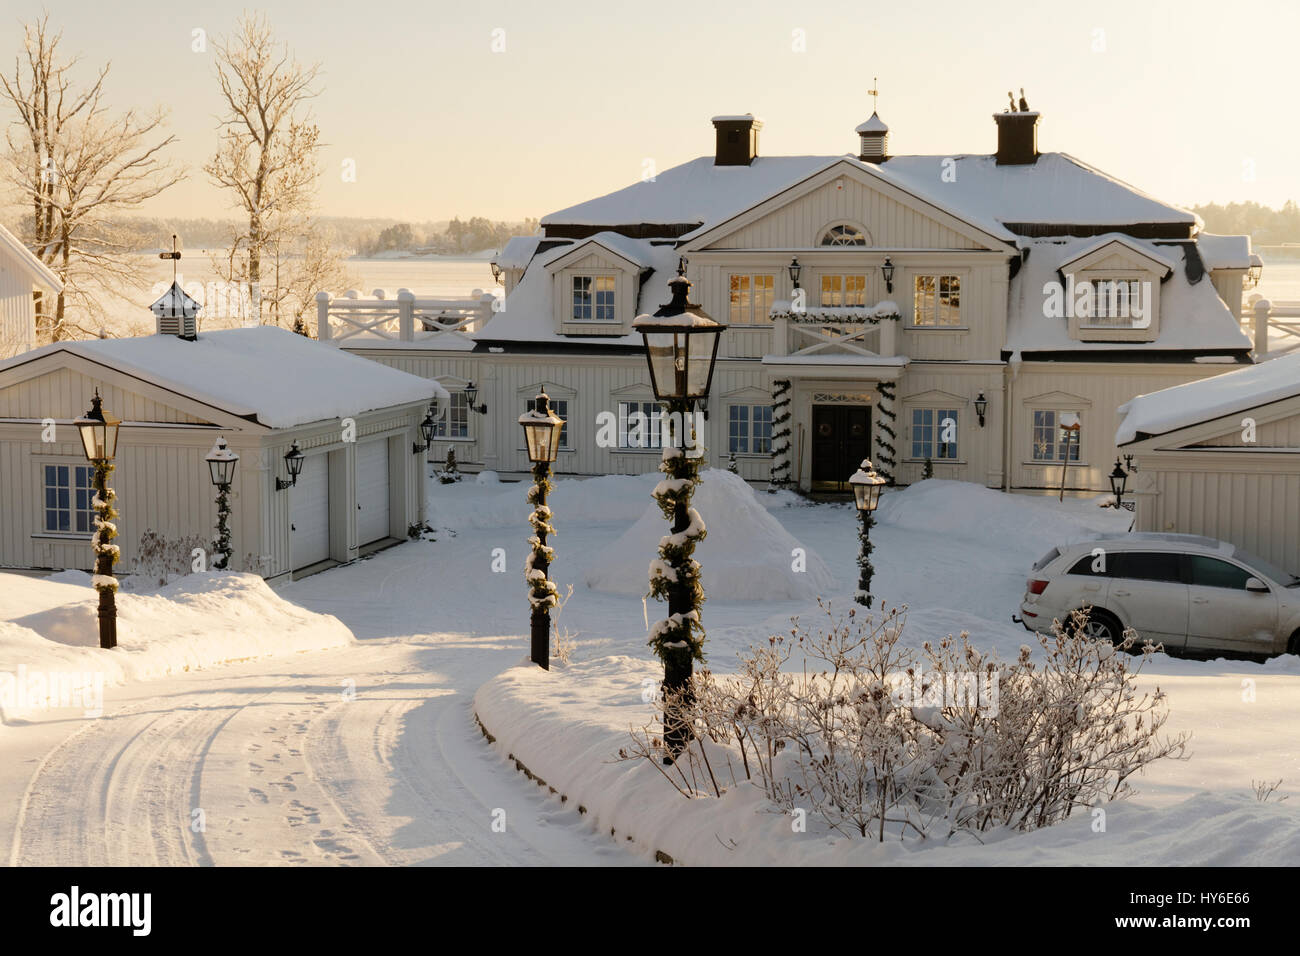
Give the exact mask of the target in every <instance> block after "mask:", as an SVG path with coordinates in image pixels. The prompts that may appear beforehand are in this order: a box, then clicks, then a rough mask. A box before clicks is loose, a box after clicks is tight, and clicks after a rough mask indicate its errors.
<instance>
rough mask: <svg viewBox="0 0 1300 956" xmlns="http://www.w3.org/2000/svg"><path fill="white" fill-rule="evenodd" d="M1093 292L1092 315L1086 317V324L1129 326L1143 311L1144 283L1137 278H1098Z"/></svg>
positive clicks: (1093, 286)
mask: <svg viewBox="0 0 1300 956" xmlns="http://www.w3.org/2000/svg"><path fill="white" fill-rule="evenodd" d="M1092 292H1093V299H1092V302H1093V305H1092V315H1091V316H1088V317H1086V318H1085V319H1084V324H1085V325H1105V326H1113V327H1117V328H1127V327H1128V326H1130V325H1132V324H1133V319H1135V318H1137V316H1138V313H1142V312H1143V302H1142V283H1141V282H1139V281H1138V280H1137V279H1098V280H1097V281H1096V282H1094V283H1093V284H1092ZM1144 314H1145V313H1144Z"/></svg>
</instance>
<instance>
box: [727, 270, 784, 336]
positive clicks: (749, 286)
mask: <svg viewBox="0 0 1300 956" xmlns="http://www.w3.org/2000/svg"><path fill="white" fill-rule="evenodd" d="M775 279H776V277H775V276H771V275H733V276H732V277H731V305H730V309H729V311H728V316H729V317H730V320H731V324H732V325H758V324H761V323H767V322H770V321H772V319H771V312H772V290H773V288H774V286H775Z"/></svg>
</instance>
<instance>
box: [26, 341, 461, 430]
mask: <svg viewBox="0 0 1300 956" xmlns="http://www.w3.org/2000/svg"><path fill="white" fill-rule="evenodd" d="M60 352H65V353H67V354H69V355H76V356H80V357H81V358H84V359H88V360H89V361H92V362H96V363H98V364H100V365H104V366H106V367H108V368H111V369H113V370H114V371H119V372H123V373H125V374H127V375H130V376H133V377H135V378H139V379H141V380H143V381H146V382H149V383H151V384H154V385H158V386H160V387H162V388H166V389H168V390H170V391H173V392H176V393H178V394H181V395H185V396H187V397H190V398H193V399H195V400H197V401H200V402H203V403H205V404H207V405H212V406H213V407H216V408H220V409H222V410H224V411H227V412H229V413H230V414H232V415H238V416H240V417H242V418H247V419H249V420H250V421H254V422H257V423H259V424H261V425H265V426H266V427H268V428H292V427H295V426H297V425H305V424H308V423H309V422H318V421H324V420H327V419H331V418H343V417H345V416H348V415H355V414H357V413H359V412H364V411H370V410H372V409H377V408H389V407H391V406H394V405H406V404H411V403H414V402H424V401H428V400H429V399H431V398H433V397H434V396H437V397H438V398H439V399H440V400H443V401H446V400H448V395H447V392H446V390H445V389H443V387H442V386H441V385H439V384H438V383H437V382H435V381H433V380H432V379H425V378H420V377H418V376H416V375H410V374H408V373H406V372H401V371H398V370H397V369H394V368H390V367H388V366H386V365H381V364H379V363H378V362H375V361H372V360H371V359H366V358H360V357H358V356H355V355H349V354H348V353H347V352H343V351H340V350H339V349H337V348H334V347H333V346H329V345H322V344H321V343H320V342H316V341H314V340H312V339H308V338H304V337H303V336H301V335H296V334H295V333H293V332H289V331H286V330H285V329H280V328H276V327H274V326H257V327H253V328H243V329H221V330H218V331H214V332H203V333H201V334H200V335H199V337H198V338H197V339H195V340H194V341H185V340H184V339H180V338H177V337H176V336H174V335H146V336H139V337H136V338H121V339H89V340H86V341H72V342H56V343H54V344H52V345H45V346H42V347H41V348H38V349H34V350H33V351H30V352H25V353H23V354H22V355H19V356H16V357H15V358H12V359H9V360H7V361H5V362H0V376H3V374H4V373H5V372H7V371H9V370H10V369H13V368H17V367H19V366H21V365H26V364H27V363H30V362H34V361H39V360H41V359H44V358H46V357H48V356H52V355H55V354H57V353H60Z"/></svg>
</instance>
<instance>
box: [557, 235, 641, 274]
mask: <svg viewBox="0 0 1300 956" xmlns="http://www.w3.org/2000/svg"><path fill="white" fill-rule="evenodd" d="M592 243H595V244H597V245H601V246H604V247H605V248H606V249H607V250H609V251H610V252H612V253H614V254H615V255H617V256H622V257H623V258H624V259H626V260H627V261H628V262H631V263H632V264H633V265H637V266H640V267H641V268H642V269H649V268H650V267H651V266H652V265H653V257H652V256H651V254H650V251H649V250H650V247H649V246H648V245H647V244H646V243H645V242H644V241H643V240H640V239H631V238H629V237H628V236H625V235H623V234H622V233H621V232H608V231H607V232H598V233H596V234H595V235H594V236H588V237H587V238H586V239H578V240H575V241H574V243H573V244H572V245H570V246H569V247H568V248H566V249H565V250H564V252H562V253H561V254H560V255H559V256H555V257H554V258H551V259H548V260H547V264H548V265H550V264H551V263H554V262H555V261H557V260H558V259H562V258H564V257H565V256H567V255H569V254H570V253H573V252H577V251H578V250H579V249H581V248H582V247H583V246H586V245H590V244H592Z"/></svg>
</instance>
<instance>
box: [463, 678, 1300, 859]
mask: <svg viewBox="0 0 1300 956" xmlns="http://www.w3.org/2000/svg"><path fill="white" fill-rule="evenodd" d="M661 677H662V669H661V667H660V666H659V665H658V663H657V662H654V661H651V660H644V659H633V658H629V657H608V658H602V659H600V660H596V661H592V662H589V663H580V664H574V665H571V666H569V667H567V668H565V669H563V670H552V671H544V670H542V669H541V668H539V667H534V666H530V665H520V666H516V667H514V668H511V669H510V670H507V671H505V672H504V673H502V674H501V675H499V676H498V677H496V678H494V679H493V680H491V681H489V682H488V683H486V684H484V685H483V686H482V687H480V688H479V690H478V693H477V694H476V695H475V697H474V709H475V713H476V714H477V715H478V717H479V719H480V720H481V721H482V723H483V725H484V727H486V728H487V730H488V732H489V733H491V734H492V735H493V736H494V737H495V738H496V742H495V745H494V746H495V747H496V749H497V750H498V751H499V752H500V753H501V754H502V756H503V757H504V756H505V755H506V754H512V755H513V756H514V757H515V758H516V759H518V760H519V761H520V762H521V763H523V765H524V766H526V767H527V768H528V769H529V770H530V771H531V772H532V773H533V774H535V775H536V776H538V777H539V778H541V779H543V780H545V781H546V783H547V784H549V785H550V786H551V787H554V788H555V789H556V790H557V791H558V792H559V793H561V794H564V795H565V796H567V797H568V803H569V805H570V806H572V805H574V804H577V805H579V806H582V807H584V808H585V809H586V811H587V814H588V818H589V819H590V820H591V821H592V826H593V828H594V829H595V831H596V832H598V833H608V832H609V831H610V829H611V828H613V829H614V830H615V831H616V832H617V835H618V839H619V842H620V845H624V844H626V845H628V846H629V847H635V848H636V849H637V850H639V851H640V852H641V853H643V854H645V855H647V856H650V855H652V854H654V853H655V852H656V851H659V852H663V853H666V854H668V855H669V856H670V857H672V859H673V861H674V862H677V863H684V864H686V865H694V866H769V865H836V866H871V865H877V866H886V865H887V866H953V865H964V866H1017V865H1018V866H1023V865H1024V864H1025V862H1026V861H1032V862H1033V863H1035V864H1037V865H1045V866H1078V865H1111V866H1114V865H1121V864H1122V865H1126V866H1132V865H1133V864H1134V863H1138V864H1140V865H1145V866H1278V865H1284V864H1287V863H1291V862H1293V861H1294V860H1296V859H1298V858H1300V806H1297V805H1295V804H1293V802H1292V801H1287V802H1285V803H1279V802H1276V801H1270V802H1267V803H1261V802H1258V801H1257V800H1256V799H1255V797H1254V795H1253V794H1252V793H1251V792H1250V791H1249V787H1248V784H1247V783H1246V782H1245V780H1244V779H1243V780H1242V782H1241V783H1240V785H1239V786H1238V787H1234V789H1233V790H1231V791H1227V792H1222V780H1221V779H1216V780H1215V781H1214V785H1215V786H1216V788H1218V789H1220V791H1221V792H1214V793H1211V792H1205V791H1204V790H1203V789H1201V790H1200V792H1198V788H1196V787H1188V786H1178V787H1174V788H1172V789H1173V797H1174V800H1176V802H1173V801H1170V802H1169V803H1168V804H1167V805H1165V806H1161V807H1154V806H1151V805H1149V804H1147V803H1146V793H1145V791H1146V788H1147V787H1148V786H1150V785H1151V784H1152V783H1153V782H1154V781H1153V780H1152V779H1150V778H1152V777H1159V776H1161V775H1164V774H1180V773H1182V772H1183V771H1182V768H1191V767H1194V765H1195V762H1196V761H1197V759H1198V758H1199V757H1201V756H1203V755H1202V753H1201V751H1203V750H1204V749H1205V746H1204V744H1201V745H1198V746H1196V748H1195V749H1196V750H1197V753H1196V754H1194V755H1193V757H1192V760H1191V761H1186V762H1183V761H1166V762H1164V766H1161V767H1159V768H1156V767H1153V768H1150V769H1148V771H1147V772H1146V774H1145V775H1144V776H1143V780H1142V781H1140V782H1139V783H1138V784H1137V787H1138V790H1139V792H1138V794H1137V796H1136V797H1135V798H1134V799H1132V800H1128V801H1121V802H1119V803H1112V804H1109V805H1107V806H1106V808H1105V810H1106V817H1105V824H1106V829H1105V832H1104V833H1098V832H1097V831H1096V830H1095V829H1094V816H1093V814H1091V813H1087V812H1076V813H1075V814H1074V815H1072V816H1071V817H1070V818H1069V819H1068V820H1066V821H1064V822H1062V823H1059V824H1056V825H1055V826H1051V827H1045V828H1042V829H1039V830H1035V831H1033V832H1030V833H1020V832H1008V831H999V832H991V833H988V834H986V835H985V837H984V845H973V844H966V845H959V844H958V843H956V842H953V843H944V842H943V841H940V840H934V841H929V842H927V843H915V842H913V843H909V844H902V843H899V842H897V841H891V842H887V843H883V844H882V843H877V842H874V841H872V840H864V839H860V838H856V837H855V838H843V837H836V836H834V835H833V834H830V833H828V832H826V831H825V830H824V829H821V828H819V827H818V826H815V825H813V821H812V819H811V815H810V817H809V825H808V828H807V832H796V831H795V828H793V827H792V826H791V817H790V816H788V815H786V814H782V813H779V812H771V811H772V809H773V808H772V806H771V804H769V803H768V802H767V801H766V799H765V798H764V797H763V794H762V792H761V790H759V789H758V788H757V787H753V786H750V785H748V784H741V785H740V786H737V787H735V788H734V789H732V790H729V791H727V792H726V793H724V794H723V795H722V797H721V798H702V799H696V800H686V799H684V798H683V797H682V796H681V795H680V794H679V793H678V792H677V791H676V790H674V789H673V787H672V786H670V785H669V784H668V782H667V781H665V780H664V779H663V777H662V776H661V775H660V773H659V772H658V770H656V769H655V768H653V767H651V766H649V765H648V764H646V763H645V762H643V761H627V762H622V761H617V760H615V759H614V756H615V755H616V754H617V753H618V751H619V749H620V748H623V747H626V746H627V745H628V743H629V739H630V738H629V736H628V728H629V727H641V726H644V725H645V724H646V723H648V722H649V721H650V720H651V718H652V713H653V705H652V704H650V703H643V702H642V699H641V693H642V690H641V689H642V682H643V681H657V680H659V679H660V678H661ZM1235 682H1236V680H1235V679H1234V680H1233V681H1232V682H1230V683H1235ZM1219 690H1220V692H1222V690H1223V688H1222V686H1221V687H1220V689H1219ZM1173 706H1174V711H1173V713H1174V715H1175V719H1177V716H1178V714H1179V713H1180V712H1181V711H1182V708H1180V698H1179V696H1177V695H1176V694H1175V696H1174V697H1173ZM1194 709H1195V708H1194V707H1193V708H1189V710H1188V712H1192V711H1194ZM1236 710H1237V711H1241V710H1242V708H1240V707H1238V708H1236ZM1239 741H1240V737H1232V736H1231V735H1229V738H1225V739H1224V740H1222V741H1217V740H1216V741H1215V744H1216V747H1217V748H1220V749H1223V748H1228V749H1230V748H1234V747H1235V748H1236V749H1237V752H1238V756H1240V755H1239V749H1240V746H1239ZM1238 763H1240V760H1238ZM1203 769H1204V768H1203ZM1239 769H1240V771H1241V773H1240V774H1238V776H1241V775H1242V774H1244V775H1245V778H1249V775H1250V773H1251V772H1257V771H1256V770H1255V767H1254V766H1250V767H1242V768H1239ZM1189 792H1190V793H1192V795H1191V796H1186V795H1187V794H1188V793H1189ZM628 840H630V842H627V841H628Z"/></svg>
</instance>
